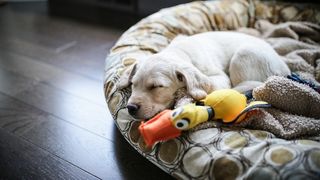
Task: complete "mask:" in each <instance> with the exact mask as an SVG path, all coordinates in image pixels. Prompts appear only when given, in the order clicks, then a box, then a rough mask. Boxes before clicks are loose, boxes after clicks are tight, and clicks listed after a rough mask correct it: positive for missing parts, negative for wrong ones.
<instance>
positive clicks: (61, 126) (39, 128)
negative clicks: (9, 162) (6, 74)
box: [0, 94, 121, 179]
mask: <svg viewBox="0 0 320 180" xmlns="http://www.w3.org/2000/svg"><path fill="white" fill-rule="evenodd" d="M0 96H2V97H1V101H0V110H1V112H0V114H1V115H0V116H1V127H2V128H3V129H4V130H7V131H8V132H11V133H13V134H15V135H18V136H19V137H21V138H23V139H24V140H27V141H29V142H31V143H32V144H35V145H36V146H38V147H41V148H42V149H45V150H47V151H48V152H50V153H52V154H54V155H55V156H57V157H59V158H62V159H65V160H66V161H68V162H70V163H72V164H76V165H77V166H78V167H80V168H81V169H84V170H86V171H87V172H90V173H92V174H94V175H96V176H97V177H99V178H104V179H106V178H111V179H118V178H121V174H120V173H119V171H118V167H117V162H116V160H115V159H114V157H115V155H114V149H113V143H112V142H111V141H109V140H106V139H105V138H102V137H100V136H97V135H95V134H92V133H90V132H88V131H86V130H84V129H82V128H79V127H76V126H74V125H72V124H70V123H68V122H66V121H64V120H61V119H59V118H57V117H54V116H52V115H50V114H47V113H45V112H43V111H41V110H39V109H36V108H33V107H30V106H28V105H26V104H24V103H21V102H19V101H17V100H14V99H12V98H9V97H6V96H5V95H3V94H0ZM21 153H22V154H23V153H24V152H21Z"/></svg>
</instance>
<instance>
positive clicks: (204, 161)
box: [104, 0, 320, 179]
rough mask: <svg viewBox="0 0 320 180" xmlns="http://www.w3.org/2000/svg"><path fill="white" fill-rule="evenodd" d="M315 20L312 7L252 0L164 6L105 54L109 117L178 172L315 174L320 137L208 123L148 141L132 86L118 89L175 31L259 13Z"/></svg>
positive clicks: (274, 18)
mask: <svg viewBox="0 0 320 180" xmlns="http://www.w3.org/2000/svg"><path fill="white" fill-rule="evenodd" d="M261 19H263V20H267V21H269V22H272V23H279V22H286V21H309V22H316V23H318V24H319V22H320V13H319V11H315V10H312V9H310V8H303V9H301V8H298V7H295V6H291V5H290V6H289V5H283V4H277V5H274V4H273V5H270V4H265V3H261V2H256V1H250V0H248V1H245V0H235V1H234V0H225V1H206V2H200V1H197V2H193V3H188V4H184V5H179V6H175V7H172V8H167V9H164V10H161V11H160V12H158V13H155V14H153V15H151V16H149V17H147V18H145V19H143V20H141V21H140V22H139V23H137V24H136V25H134V26H132V27H131V28H130V29H128V30H127V31H126V32H125V33H124V34H123V35H122V36H121V38H120V39H119V40H118V42H117V43H116V45H115V46H114V47H113V48H112V50H111V52H110V54H109V55H108V57H107V59H106V67H105V83H104V91H105V97H106V100H107V103H108V107H109V109H110V112H111V114H112V116H113V118H114V122H115V124H116V125H117V127H118V129H119V130H120V132H121V133H122V135H123V136H124V138H125V139H126V140H127V141H128V142H129V144H131V145H132V146H133V147H134V148H135V149H136V150H137V151H138V152H140V153H141V154H142V155H143V156H144V157H145V158H147V159H148V160H150V161H151V162H152V163H154V164H155V165H157V166H158V167H160V168H161V169H162V170H164V171H165V172H167V173H169V174H171V175H172V176H174V177H176V178H179V179H193V178H194V179H208V178H209V179H236V178H241V179H242V178H248V179H259V178H264V177H268V179H278V178H284V179H287V178H297V179H299V178H300V177H307V178H315V179H318V178H320V175H319V172H320V143H319V142H317V141H312V140H306V139H304V140H303V139H300V140H284V139H281V138H277V137H276V136H275V135H274V134H272V133H269V132H267V131H262V130H250V129H242V128H237V129H234V128H216V127H207V128H201V129H198V130H191V131H188V132H186V133H184V134H183V135H182V136H180V137H179V138H175V139H173V140H169V141H167V142H161V143H158V144H156V145H155V146H153V147H152V148H146V146H145V144H144V142H143V140H142V138H141V137H140V134H139V132H138V126H139V125H140V122H137V121H134V120H133V119H132V118H131V116H130V115H128V112H127V109H126V104H127V100H128V98H129V96H130V87H128V88H125V89H119V88H118V84H119V78H120V77H121V76H122V74H123V73H124V71H125V70H126V69H127V68H129V67H130V66H131V65H132V64H134V63H135V62H136V59H139V58H141V57H143V56H148V55H150V54H154V53H157V52H159V51H161V50H162V49H163V48H165V47H166V46H167V45H168V44H169V43H170V41H171V40H172V39H173V38H174V37H176V36H177V35H179V34H184V35H193V34H197V33H201V32H207V31H220V30H236V29H239V28H241V27H255V25H256V26H257V23H256V22H257V21H258V20H261Z"/></svg>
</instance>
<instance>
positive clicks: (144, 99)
mask: <svg viewBox="0 0 320 180" xmlns="http://www.w3.org/2000/svg"><path fill="white" fill-rule="evenodd" d="M288 74H290V70H289V68H288V67H287V65H286V64H285V63H284V62H283V61H282V60H281V58H280V57H279V55H278V54H277V53H276V52H275V51H274V50H273V49H272V47H271V46H270V45H269V44H267V43H266V42H265V41H263V40H261V39H259V38H256V37H253V36H249V35H245V34H241V33H236V32H207V33H201V34H197V35H194V36H189V37H179V38H176V39H174V40H173V41H172V42H171V44H170V45H169V46H168V47H167V48H165V49H164V50H162V51H161V52H159V53H157V54H154V55H151V56H148V57H146V58H145V59H140V60H138V65H137V67H136V71H135V73H131V75H132V79H131V78H128V77H123V79H125V80H123V79H122V80H121V81H122V83H121V84H122V86H125V85H128V83H123V82H126V81H127V79H131V83H132V95H131V97H130V98H129V101H128V104H136V105H139V106H140V108H139V111H138V112H137V114H136V115H134V117H136V118H142V119H145V118H150V117H152V116H154V115H155V114H156V113H158V112H160V111H162V110H164V109H166V108H169V107H171V106H172V104H173V101H174V93H175V92H176V91H177V89H179V88H181V87H186V88H187V91H188V93H189V94H190V95H191V96H192V97H193V98H194V99H196V100H200V99H202V98H204V97H205V96H206V95H207V94H208V93H209V92H212V91H214V90H216V89H224V88H234V89H236V90H239V91H241V92H244V91H246V90H249V89H252V88H254V87H256V86H258V85H260V84H261V83H262V82H263V81H265V80H266V79H267V78H268V77H269V76H271V75H280V76H284V75H288Z"/></svg>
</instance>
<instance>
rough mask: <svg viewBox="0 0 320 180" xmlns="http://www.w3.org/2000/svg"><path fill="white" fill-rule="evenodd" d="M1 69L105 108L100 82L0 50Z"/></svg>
mask: <svg viewBox="0 0 320 180" xmlns="http://www.w3.org/2000/svg"><path fill="white" fill-rule="evenodd" d="M0 64H1V68H5V69H7V70H9V71H12V72H16V73H19V74H21V75H23V76H25V77H28V78H30V79H33V80H37V81H42V82H45V83H47V84H50V85H51V86H53V87H56V88H59V89H61V90H63V91H65V92H68V93H70V94H73V95H75V96H78V97H81V98H84V99H87V100H89V101H91V102H94V103H96V104H99V105H103V106H105V104H106V103H105V99H104V95H103V90H102V88H103V83H102V81H96V80H93V79H91V78H88V77H84V76H81V75H78V74H74V73H71V72H68V71H66V70H64V69H61V68H57V67H55V66H52V65H50V64H46V63H43V62H41V61H36V60H34V59H30V58H28V57H25V56H22V55H18V54H15V53H10V52H7V51H5V50H3V49H0Z"/></svg>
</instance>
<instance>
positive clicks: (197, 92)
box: [190, 89, 208, 101]
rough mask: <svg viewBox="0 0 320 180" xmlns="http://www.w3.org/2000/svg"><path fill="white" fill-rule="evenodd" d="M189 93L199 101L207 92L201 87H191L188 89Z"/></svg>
mask: <svg viewBox="0 0 320 180" xmlns="http://www.w3.org/2000/svg"><path fill="white" fill-rule="evenodd" d="M190 95H191V96H192V98H193V99H195V100H197V101H199V100H201V99H204V98H205V97H206V96H207V95H208V94H207V93H206V92H205V91H204V90H201V89H193V90H191V91H190Z"/></svg>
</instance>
